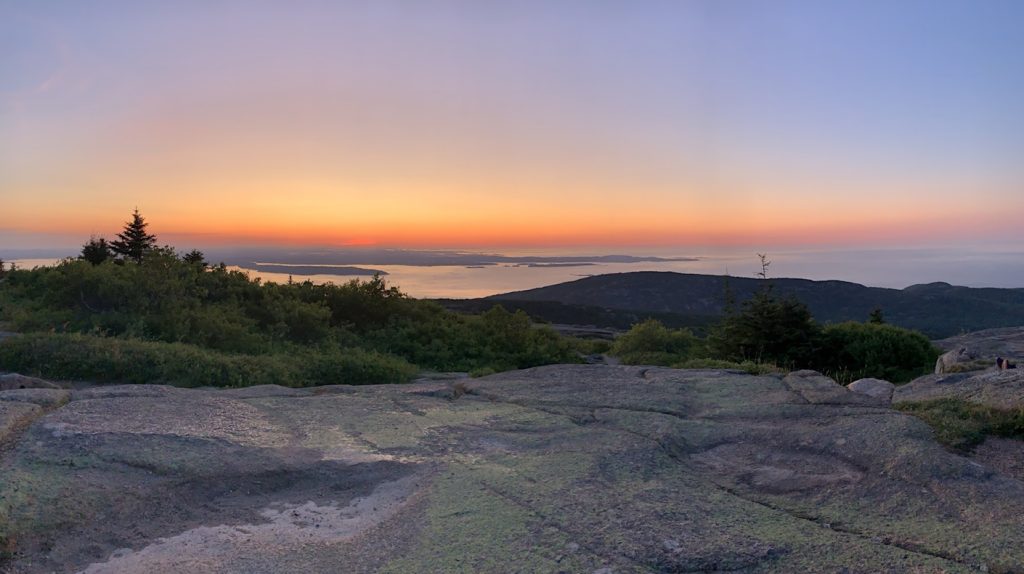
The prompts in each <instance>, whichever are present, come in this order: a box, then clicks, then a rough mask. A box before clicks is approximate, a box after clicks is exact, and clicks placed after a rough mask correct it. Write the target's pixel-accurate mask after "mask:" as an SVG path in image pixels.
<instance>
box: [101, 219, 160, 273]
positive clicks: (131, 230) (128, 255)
mask: <svg viewBox="0 0 1024 574" xmlns="http://www.w3.org/2000/svg"><path fill="white" fill-rule="evenodd" d="M148 226H149V224H148V223H146V220H145V219H144V218H143V217H142V214H140V213H139V209H138V208H135V211H133V212H132V220H131V221H129V222H128V223H125V224H124V231H122V232H121V233H118V234H117V239H115V240H114V241H111V242H110V250H111V251H113V252H114V253H116V254H118V255H120V256H121V257H122V258H124V259H131V260H132V261H134V262H136V263H142V258H143V257H145V255H146V252H148V251H150V250H151V249H153V248H154V247H156V236H155V235H150V234H149V233H147V232H146V227H148Z"/></svg>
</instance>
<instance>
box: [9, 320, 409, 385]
mask: <svg viewBox="0 0 1024 574" xmlns="http://www.w3.org/2000/svg"><path fill="white" fill-rule="evenodd" d="M0 369H3V370H10V371H17V372H21V373H24V374H29V375H35V376H42V377H46V378H50V379H59V380H89V381H95V382H112V383H139V384H145V383H151V384H158V383H159V384H170V385H179V386H188V387H197V386H216V387H237V386H248V385H264V384H277V385H285V386H292V387H301V386H311V385H325V384H368V383H398V382H405V381H408V380H409V379H411V378H412V376H413V375H414V374H415V372H416V370H415V368H414V367H413V366H412V365H410V364H408V363H407V362H405V361H403V360H402V359H400V358H397V357H391V356H387V355H382V354H380V353H375V352H367V351H363V350H360V349H344V350H337V351H334V352H331V353H318V354H311V353H308V352H303V351H298V352H294V353H290V354H283V353H282V354H274V355H259V356H253V355H236V354H227V353H219V352H215V351H209V350H205V349H201V348H199V347H196V346H193V345H185V344H182V343H161V342H153V341H137V340H131V339H118V338H111V337H98V336H92V335H81V334H55V333H34V334H28V335H22V336H19V337H11V338H9V339H6V340H4V341H3V342H2V343H0Z"/></svg>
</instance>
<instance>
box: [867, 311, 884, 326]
mask: <svg viewBox="0 0 1024 574" xmlns="http://www.w3.org/2000/svg"><path fill="white" fill-rule="evenodd" d="M868 323H874V324H876V325H882V324H884V323H885V314H884V313H882V308H881V307H875V308H874V310H872V311H871V314H870V315H868Z"/></svg>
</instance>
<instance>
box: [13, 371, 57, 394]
mask: <svg viewBox="0 0 1024 574" xmlns="http://www.w3.org/2000/svg"><path fill="white" fill-rule="evenodd" d="M59 388H60V387H58V386H57V385H55V384H53V383H51V382H50V381H44V380H43V379H37V378H35V377H26V376H25V375H19V374H18V373H7V374H5V375H0V391H8V390H11V389H59Z"/></svg>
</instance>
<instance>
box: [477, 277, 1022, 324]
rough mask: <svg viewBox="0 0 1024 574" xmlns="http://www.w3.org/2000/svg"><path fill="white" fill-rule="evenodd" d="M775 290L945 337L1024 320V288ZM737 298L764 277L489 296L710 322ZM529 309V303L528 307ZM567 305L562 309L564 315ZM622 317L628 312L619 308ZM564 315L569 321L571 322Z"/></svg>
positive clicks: (635, 282)
mask: <svg viewBox="0 0 1024 574" xmlns="http://www.w3.org/2000/svg"><path fill="white" fill-rule="evenodd" d="M770 281H771V283H772V285H773V289H774V290H775V292H776V293H777V294H779V295H781V296H792V297H795V298H797V299H799V300H800V301H803V302H804V303H806V304H807V306H808V307H810V309H811V312H812V313H813V314H814V317H815V318H816V319H817V320H818V321H820V322H822V323H836V322H841V321H848V320H854V321H863V320H866V319H867V318H868V315H869V314H870V313H871V311H872V310H873V309H875V308H876V307H878V308H881V309H882V311H883V313H884V315H885V318H886V321H887V322H889V323H892V324H894V325H899V326H902V327H908V328H911V329H918V330H920V331H922V332H924V333H925V334H927V335H928V336H930V337H933V338H943V337H950V336H953V335H957V334H959V333H963V332H968V331H977V330H981V329H989V328H993V327H1012V326H1019V325H1024V289H995V288H972V287H957V286H953V285H950V284H948V283H929V284H926V285H912V286H910V287H907V288H906V289H885V288H881V287H866V286H864V285H860V284H857V283H850V282H846V281H812V280H809V279H771V280H770ZM726 283H728V285H729V286H730V288H731V290H732V292H733V293H734V295H735V298H736V301H737V302H742V301H744V300H746V299H749V298H750V297H751V296H753V295H754V293H756V292H757V291H758V289H761V288H763V286H764V283H763V281H762V280H760V279H748V278H744V277H726V276H722V275H695V274H688V273H671V272H657V271H641V272H634V273H613V274H608V275H596V276H593V277H585V278H583V279H578V280H576V281H569V282H567V283H559V284H557V285H551V286H548V287H540V288H537V289H529V290H526V291H516V292H512V293H504V294H501V295H494V296H492V297H487V298H485V299H484V301H489V302H499V301H504V302H508V304H512V306H514V305H515V302H537V301H547V302H557V303H561V304H563V305H568V306H573V307H576V306H580V307H581V309H583V310H586V309H589V310H590V311H587V312H586V313H585V314H586V315H589V316H594V317H599V316H600V314H598V313H594V312H593V309H595V308H596V309H609V310H616V311H629V312H631V313H632V314H644V313H649V314H651V315H655V316H656V315H658V314H668V315H674V316H677V317H680V318H684V317H685V318H689V320H692V321H695V322H696V323H697V324H707V322H708V321H710V320H711V319H712V318H714V317H719V316H721V315H722V313H723V307H724V303H725V286H726ZM527 311H528V312H529V309H527ZM565 314H566V309H562V315H565ZM613 315H614V316H615V317H616V318H618V319H620V320H621V317H622V316H621V314H613ZM564 318H565V317H564V316H563V317H562V319H563V320H562V321H560V322H565V321H564Z"/></svg>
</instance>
